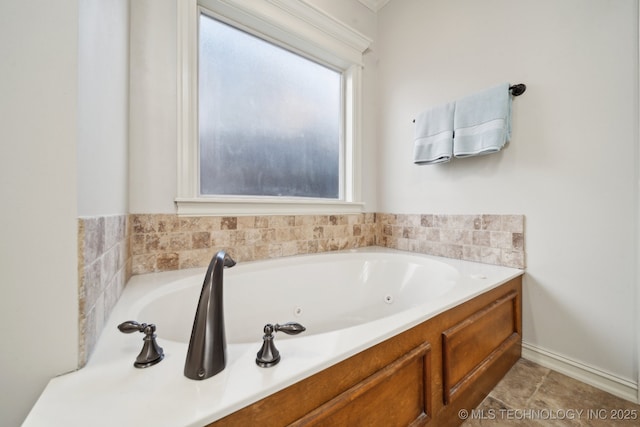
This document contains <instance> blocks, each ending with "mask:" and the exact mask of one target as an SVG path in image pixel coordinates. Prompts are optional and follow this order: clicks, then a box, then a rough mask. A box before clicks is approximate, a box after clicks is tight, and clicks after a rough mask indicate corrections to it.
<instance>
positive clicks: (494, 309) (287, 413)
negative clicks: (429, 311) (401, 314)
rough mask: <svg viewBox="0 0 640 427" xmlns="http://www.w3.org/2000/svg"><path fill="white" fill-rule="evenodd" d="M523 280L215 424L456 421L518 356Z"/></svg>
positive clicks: (513, 282)
mask: <svg viewBox="0 0 640 427" xmlns="http://www.w3.org/2000/svg"><path fill="white" fill-rule="evenodd" d="M521 299H522V278H521V277H518V278H515V279H513V280H511V281H509V282H507V283H505V284H503V285H501V286H499V287H497V288H495V289H493V290H490V291H488V292H486V293H484V294H482V295H479V296H477V297H475V298H474V299H472V300H470V301H467V302H465V303H463V304H460V305H459V306H457V307H454V308H452V309H450V310H448V311H446V312H444V313H442V314H440V315H438V316H435V317H433V318H431V319H429V320H427V321H425V322H423V323H421V324H420V325H418V326H415V327H413V328H411V329H409V330H407V331H405V332H403V333H401V334H399V335H397V336H395V337H392V338H390V339H388V340H386V341H384V342H382V343H380V344H378V345H376V346H374V347H371V348H369V349H367V350H364V351H362V352H360V353H358V354H356V355H354V356H352V357H350V358H348V359H346V360H344V361H342V362H340V363H338V364H336V365H334V366H331V367H330V368H327V369H325V370H324V371H322V372H319V373H317V374H315V375H312V376H311V377H309V378H306V379H304V380H301V381H299V382H298V383H296V384H293V385H291V386H289V387H287V388H286V389H284V390H281V391H279V392H277V393H274V394H273V395H271V396H268V397H266V398H264V399H262V400H260V401H258V402H256V403H254V404H252V405H249V406H247V407H245V408H243V409H240V410H239V411H237V412H234V413H233V414H230V415H228V416H226V417H224V418H222V419H220V420H218V421H216V422H214V423H213V424H211V426H247V425H261V426H287V425H291V426H335V425H348V426H360V425H361V426H378V425H380V426H385V427H387V426H408V425H411V426H419V425H433V426H442V425H447V426H453V425H459V424H461V423H462V422H463V420H460V419H459V418H458V413H459V411H460V410H461V409H467V410H469V411H470V410H471V409H473V408H475V407H476V406H477V405H478V404H479V403H480V402H481V401H482V399H484V397H485V396H486V395H487V394H488V393H489V392H490V391H491V389H492V388H493V387H494V386H495V385H496V383H497V382H498V381H499V380H500V379H501V378H502V377H503V376H504V374H506V373H507V371H508V370H509V369H510V368H511V366H513V364H514V363H515V362H516V361H517V360H518V359H519V358H520V354H521V347H522V320H521V319H522V314H521Z"/></svg>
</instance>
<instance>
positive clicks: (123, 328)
mask: <svg viewBox="0 0 640 427" xmlns="http://www.w3.org/2000/svg"><path fill="white" fill-rule="evenodd" d="M147 326H149V325H147V324H146V323H143V324H140V323H138V322H136V321H135V320H127V321H126V322H122V323H120V324H119V325H118V329H119V330H120V332H122V333H124V334H132V333H134V332H144V329H145V328H146V327H147ZM150 326H153V328H154V331H155V325H150Z"/></svg>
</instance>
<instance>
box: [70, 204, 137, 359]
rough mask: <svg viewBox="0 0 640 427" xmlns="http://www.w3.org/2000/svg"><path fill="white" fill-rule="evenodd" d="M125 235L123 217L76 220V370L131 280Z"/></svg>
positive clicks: (125, 222) (90, 349) (127, 238)
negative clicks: (77, 334) (77, 354)
mask: <svg viewBox="0 0 640 427" xmlns="http://www.w3.org/2000/svg"><path fill="white" fill-rule="evenodd" d="M129 235H130V233H129V232H128V216H127V215H111V216H99V217H85V218H79V219H78V298H79V313H78V319H79V326H80V327H79V335H80V336H79V349H78V352H79V357H78V365H79V367H82V366H84V365H85V363H86V362H87V359H88V358H89V355H90V354H91V353H92V352H93V349H94V347H95V344H96V342H97V341H98V337H99V336H100V333H101V332H102V329H103V328H104V325H105V323H106V321H107V319H108V318H109V315H110V314H111V311H112V310H113V307H115V305H116V303H117V302H118V299H119V298H120V295H122V291H123V290H124V287H125V284H126V283H127V282H128V280H129V278H130V277H131V257H130V255H129V245H128V240H129Z"/></svg>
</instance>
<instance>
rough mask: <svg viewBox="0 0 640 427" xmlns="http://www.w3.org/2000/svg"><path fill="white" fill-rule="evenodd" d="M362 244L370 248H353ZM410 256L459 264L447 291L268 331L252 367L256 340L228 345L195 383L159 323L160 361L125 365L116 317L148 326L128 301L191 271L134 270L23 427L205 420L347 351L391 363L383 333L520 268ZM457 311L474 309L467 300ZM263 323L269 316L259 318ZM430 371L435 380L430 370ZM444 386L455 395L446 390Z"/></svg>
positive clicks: (404, 327)
mask: <svg viewBox="0 0 640 427" xmlns="http://www.w3.org/2000/svg"><path fill="white" fill-rule="evenodd" d="M367 250H372V249H365V250H358V251H357V252H366V251H367ZM373 251H374V252H376V253H381V252H382V253H384V252H387V251H388V250H386V249H377V248H376V249H373ZM389 252H394V253H398V252H399V251H389ZM412 255H415V254H412ZM420 256H424V257H427V258H431V259H434V258H435V259H437V260H438V261H441V262H444V263H447V264H448V265H451V266H453V267H454V268H456V269H457V270H459V271H460V272H461V278H460V281H459V283H458V284H456V286H455V289H454V290H452V291H451V292H447V293H445V294H443V295H440V296H439V297H437V298H434V299H433V300H431V301H426V302H424V303H423V304H421V305H419V306H416V307H413V308H411V309H409V310H406V311H403V312H400V313H397V314H394V315H392V316H389V317H385V318H382V319H378V320H375V321H372V322H368V323H365V324H363V325H358V326H353V327H349V328H346V329H342V330H336V331H331V332H325V333H320V334H316V335H310V336H304V334H302V335H298V336H296V337H295V338H292V339H287V340H284V339H283V340H278V339H277V338H276V341H277V346H278V349H279V350H280V353H281V355H282V360H281V362H280V363H279V364H278V365H276V366H275V367H272V368H269V369H263V368H259V367H258V366H257V365H256V364H255V357H256V352H257V351H258V349H259V348H260V345H261V341H260V337H258V338H257V339H256V342H255V343H239V344H229V345H228V347H227V351H228V358H227V360H228V362H227V367H226V369H225V370H224V371H222V372H221V373H220V374H218V375H216V376H215V377H213V378H210V379H208V380H205V381H193V380H189V379H187V378H186V377H184V376H183V374H182V371H183V368H184V360H185V356H186V349H187V346H186V344H185V343H181V342H176V341H170V340H164V339H163V337H162V330H161V329H158V331H157V334H158V343H159V344H160V346H162V347H163V348H164V352H165V359H164V360H163V361H162V362H161V363H159V364H158V365H155V366H153V367H151V368H147V369H136V368H134V367H133V361H134V360H135V357H136V356H137V354H138V353H139V351H140V349H141V346H142V339H141V338H142V337H136V336H132V335H123V334H121V333H120V332H119V331H118V330H117V327H116V326H117V324H118V323H120V322H122V321H124V320H139V321H144V322H151V323H153V319H129V315H130V313H132V312H133V311H132V310H133V308H134V306H135V305H136V301H138V300H140V299H141V298H142V297H143V296H144V295H146V294H148V293H149V292H151V291H152V290H154V289H157V288H158V286H162V285H163V284H166V283H168V282H171V281H175V280H180V279H181V278H184V277H187V276H188V275H193V274H194V271H188V270H184V271H173V272H167V273H159V274H149V275H142V276H134V277H133V278H132V279H131V281H130V282H129V284H128V285H127V288H126V289H125V292H124V293H123V296H122V298H121V300H120V301H119V302H118V304H117V306H116V307H115V309H114V311H113V313H112V314H111V316H110V318H109V320H108V322H107V325H106V327H105V330H104V331H103V333H102V335H101V337H100V340H99V342H98V344H97V346H96V349H95V352H94V354H93V355H92V356H91V359H90V360H89V363H88V364H87V366H85V367H84V368H83V369H81V370H79V371H77V372H74V373H71V374H67V375H63V376H60V377H57V378H54V379H52V380H51V381H50V382H49V384H48V385H47V387H46V389H45V390H44V392H43V394H42V395H41V397H40V399H39V400H38V402H37V403H36V405H35V406H34V408H33V409H32V411H31V413H30V414H29V415H28V417H27V419H26V420H25V422H24V424H23V425H24V426H25V427H32V426H49V425H52V424H53V425H65V426H85V425H94V426H102V425H104V426H113V425H121V426H129V425H147V424H153V425H156V426H171V427H175V426H202V425H206V424H208V423H211V422H214V421H216V420H219V419H221V418H223V417H225V416H228V415H230V414H233V413H235V412H237V411H238V410H240V409H242V408H245V407H248V406H250V405H251V404H253V403H256V402H259V401H261V400H262V399H265V398H269V396H271V395H274V393H277V392H279V391H283V390H285V389H287V388H288V387H289V386H292V385H294V384H296V383H300V382H301V380H304V379H309V378H313V377H314V375H316V374H318V375H321V376H322V375H326V374H323V371H324V372H327V371H325V370H327V368H330V367H332V366H334V365H339V364H340V362H343V363H352V362H349V360H351V358H352V357H353V356H355V355H357V354H359V353H361V352H363V351H364V350H367V349H370V348H372V347H378V348H384V349H387V350H388V357H391V358H392V360H391V361H393V360H396V359H397V357H394V355H395V356H398V354H397V353H394V350H393V349H392V347H395V346H390V345H389V344H388V340H389V338H392V337H394V336H397V335H399V334H402V333H404V332H410V333H411V334H413V332H411V331H414V330H421V329H420V328H423V327H422V326H420V325H422V324H424V323H425V322H426V321H427V320H429V319H433V318H439V317H438V316H439V315H441V314H444V313H445V312H447V311H448V310H449V309H451V308H453V307H456V306H459V305H461V304H462V303H466V302H468V301H470V300H472V299H474V298H475V297H478V296H482V295H483V294H491V291H493V290H496V289H498V288H500V287H501V285H504V284H506V283H507V282H510V281H512V279H516V281H517V282H518V283H520V276H521V275H522V274H523V271H522V270H518V269H513V268H506V267H497V266H491V265H485V264H479V263H472V262H466V261H460V260H453V259H446V258H437V257H430V256H427V255H420ZM202 274H204V271H203V273H202ZM484 298H486V297H484ZM483 301H484V300H483ZM481 305H482V304H481ZM474 307H475V306H474ZM193 310H194V311H195V306H194V308H193ZM465 310H471V312H475V311H477V307H476V309H474V308H473V307H472V308H471V309H465ZM465 313H466V311H465ZM469 314H473V313H469ZM185 316H189V317H190V318H192V316H193V312H190V313H185ZM286 320H287V319H285V321H286ZM290 320H294V319H290ZM269 321H272V320H271V319H268V320H267V321H266V322H265V323H267V322H269ZM416 327H417V328H418V329H416ZM411 336H413V335H411ZM421 339H422V338H421ZM403 340H407V343H409V344H407V345H408V347H411V349H407V348H405V347H403V348H402V350H401V351H402V354H405V353H406V352H407V351H410V350H412V349H414V348H418V347H420V345H421V343H418V340H416V339H415V338H411V339H407V338H403ZM434 341H436V342H434ZM385 342H387V343H385ZM422 342H425V340H422ZM426 342H428V344H429V346H430V349H429V350H428V353H431V354H434V351H437V352H441V351H442V348H440V347H438V346H439V345H440V344H439V342H440V341H439V338H438V339H436V338H433V337H427V340H426ZM518 348H519V347H518ZM387 350H385V352H386V351H387ZM510 354H511V353H510ZM513 354H515V353H513ZM518 355H519V351H518ZM432 360H434V359H433V358H432ZM385 365H386V364H385ZM334 367H335V366H334ZM440 368H441V366H438V364H437V363H436V364H434V365H433V369H432V371H433V372H436V371H440V372H442V371H441V369H440ZM450 375H452V374H449V376H450ZM456 375H457V374H456ZM434 378H435V379H436V380H438V377H437V376H436V377H434ZM446 378H449V377H446V376H445V378H442V376H440V381H442V380H444V381H445V382H444V384H446V381H447V379H446ZM314 381H315V380H314ZM349 387H351V386H349ZM349 387H347V388H349ZM436 387H437V388H438V389H439V390H441V391H439V392H436V391H433V393H432V394H431V396H432V397H431V401H432V402H434V403H433V404H434V405H439V404H440V403H436V402H439V401H440V400H441V399H443V394H442V393H443V391H442V390H443V388H442V387H441V385H438V384H436ZM450 391H451V393H452V395H455V390H453V388H451V390H450ZM487 392H488V390H487ZM464 393H468V392H464ZM458 401H459V402H461V400H458ZM276 406H277V405H276ZM449 407H453V406H451V405H449ZM434 408H436V406H434Z"/></svg>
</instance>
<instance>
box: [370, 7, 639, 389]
mask: <svg viewBox="0 0 640 427" xmlns="http://www.w3.org/2000/svg"><path fill="white" fill-rule="evenodd" d="M378 24H379V28H378V31H379V32H378V52H377V54H378V56H379V58H380V65H379V88H380V89H379V98H378V101H379V103H378V105H379V117H380V125H379V128H378V129H379V144H380V152H379V167H380V174H379V175H378V181H377V183H378V197H379V209H380V210H381V211H385V212H395V213H400V212H403V213H417V212H424V213H519V214H524V215H525V216H526V248H525V249H526V253H527V266H528V267H527V274H526V276H525V283H524V288H525V291H524V292H525V293H524V319H523V323H524V325H523V326H524V341H525V342H526V343H527V344H529V345H530V346H532V347H530V348H531V349H533V350H534V351H538V350H542V351H544V350H546V351H548V352H550V355H551V358H558V359H560V357H566V358H568V359H569V360H570V362H571V363H577V364H583V365H582V366H583V367H585V368H587V369H590V368H593V369H595V370H596V371H598V372H600V373H604V374H606V373H609V374H611V375H613V377H612V378H613V379H614V382H619V383H620V384H622V388H625V386H626V387H627V388H628V387H631V389H633V387H635V386H636V385H637V375H638V373H637V367H638V361H637V357H638V356H637V353H636V348H637V347H636V334H637V331H636V326H635V322H637V318H636V317H635V316H634V311H635V307H636V292H637V281H636V277H635V262H636V260H637V252H636V247H635V237H636V231H635V230H636V226H637V211H636V202H637V192H636V187H635V179H636V173H637V166H638V165H637V144H638V135H637V132H638V130H637V127H638V65H637V63H638V62H637V61H638V12H637V1H635V0H619V1H602V0H565V1H561V2H559V1H556V0H536V1H517V2H516V1H512V0H485V1H482V2H478V1H475V0H456V1H451V0H430V1H423V0H395V1H391V2H390V3H389V4H388V5H387V6H386V7H384V8H383V9H382V10H381V11H380V13H379V15H378ZM504 81H510V82H511V83H520V82H523V83H526V85H527V87H528V89H527V91H526V93H525V94H524V95H522V96H520V97H519V98H515V99H514V103H513V106H514V115H513V134H512V142H511V144H510V145H509V146H508V147H507V148H506V149H504V150H503V151H502V152H501V153H499V154H495V155H490V156H487V157H480V158H469V159H457V160H455V159H454V160H453V161H452V162H450V163H447V164H441V165H431V166H415V165H413V164H412V161H411V155H412V138H413V124H412V119H413V118H414V117H416V115H417V114H418V113H419V112H421V111H422V110H423V109H426V108H429V107H432V106H436V105H438V104H439V103H443V102H447V101H451V100H455V99H457V98H459V97H462V96H465V95H467V94H470V93H473V92H474V91H479V90H482V89H484V88H487V87H490V86H493V85H495V84H498V83H501V82H504ZM545 354H546V353H545ZM627 391H629V390H627ZM631 391H632V390H631Z"/></svg>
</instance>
